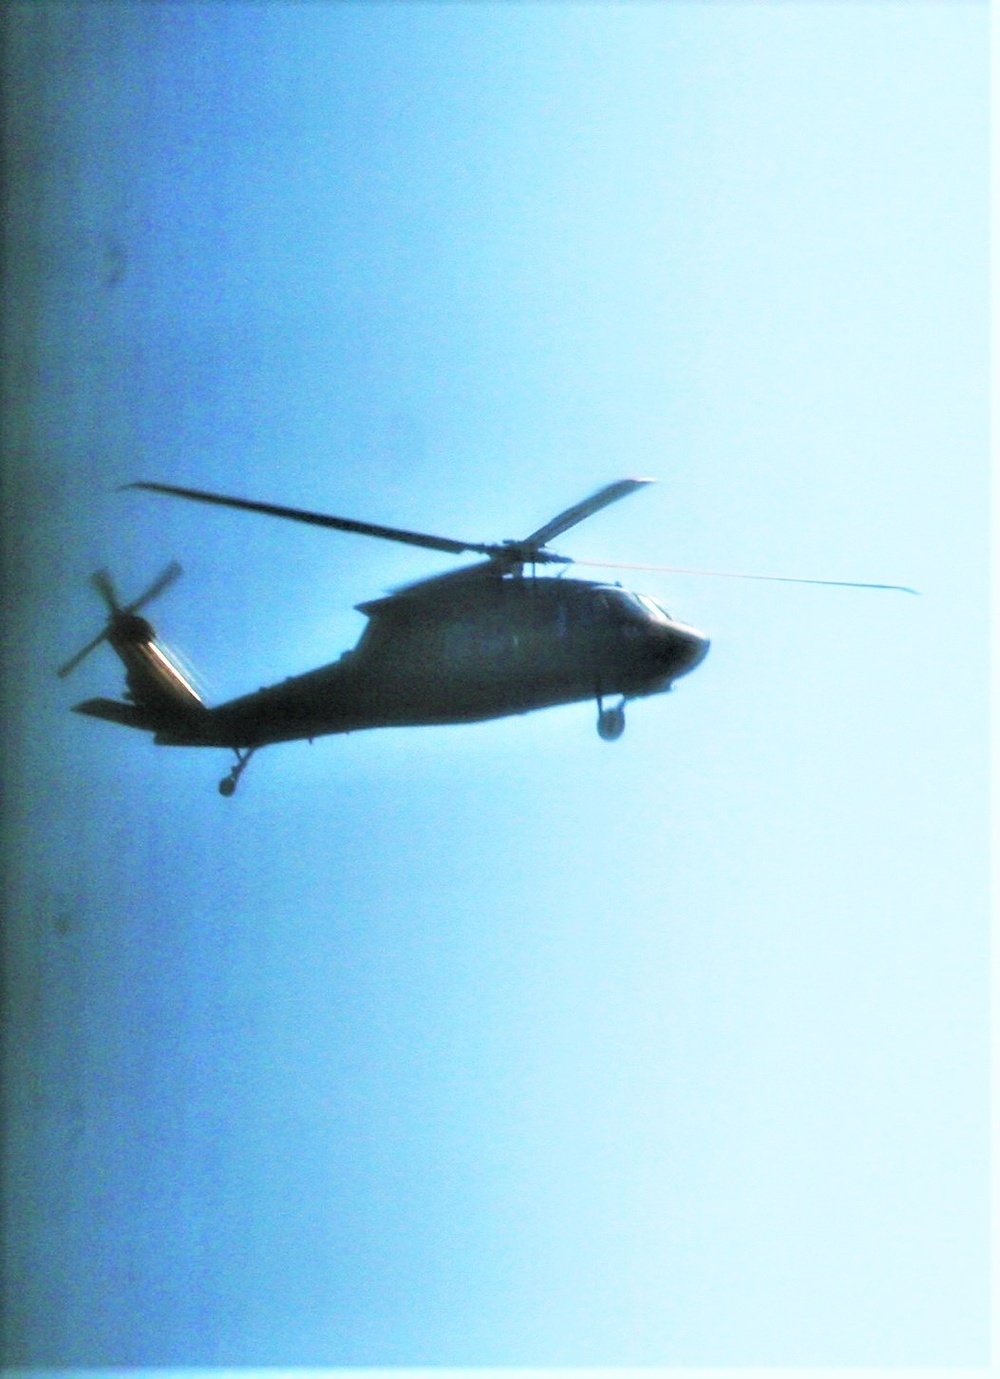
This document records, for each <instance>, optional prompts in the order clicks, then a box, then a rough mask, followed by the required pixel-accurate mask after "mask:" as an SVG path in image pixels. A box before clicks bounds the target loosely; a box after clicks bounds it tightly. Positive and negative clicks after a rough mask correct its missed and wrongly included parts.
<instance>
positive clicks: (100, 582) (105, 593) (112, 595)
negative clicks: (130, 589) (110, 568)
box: [90, 570, 121, 613]
mask: <svg viewBox="0 0 1000 1379" xmlns="http://www.w3.org/2000/svg"><path fill="white" fill-rule="evenodd" d="M90 583H91V587H92V588H94V589H96V590H97V592H98V593H99V594H100V596H101V598H102V599H103V600H104V602H105V604H106V605H107V609H108V612H109V613H117V612H118V609H119V608H120V607H121V605H120V604H119V602H118V595H117V593H116V592H115V586H114V583H113V582H112V579H111V576H110V575H109V574H108V572H107V570H97V571H95V573H94V574H92V575H91V576H90Z"/></svg>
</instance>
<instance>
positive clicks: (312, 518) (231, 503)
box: [123, 482, 496, 555]
mask: <svg viewBox="0 0 1000 1379" xmlns="http://www.w3.org/2000/svg"><path fill="white" fill-rule="evenodd" d="M123 488H141V489H145V490H146V491H147V492H148V493H169V494H172V495H173V496H174V497H175V498H192V499H194V500H195V501H196V502H199V503H216V504H218V505H219V506H220V507H226V508H241V509H243V510H244V511H245V512H261V513H264V514H265V515H266V516H268V517H285V518H288V519H289V520H290V521H292V522H306V523H308V524H309V525H311V526H314V527H332V528H333V529H334V530H335V531H349V532H356V533H357V534H358V535H359V536H380V537H382V538H383V539H384V540H386V541H401V542H403V543H404V544H405V545H407V546H423V547H424V548H425V549H426V550H429V551H446V552H447V553H448V554H449V555H462V554H464V552H466V551H478V552H479V553H480V554H481V555H489V554H490V553H491V552H492V551H494V550H495V549H496V548H495V547H494V546H488V545H483V544H481V543H478V542H474V541H452V540H451V539H450V538H449V537H447V536H428V535H427V534H426V533H425V532H416V531H404V530H402V529H401V528H399V527H381V526H378V525H377V524H376V523H374V522H355V521H352V520H351V519H350V518H348V517H331V516H329V515H328V514H327V513H323V512H307V511H305V510H303V509H302V508H286V507H280V506H278V504H276V503H256V502H252V501H251V500H250V499H249V498H229V497H227V496H226V495H224V494H221V493H205V492H204V491H203V490H202V489H198V488H177V487H176V486H175V485H174V484H154V483H146V482H138V483H134V484H124V485H123Z"/></svg>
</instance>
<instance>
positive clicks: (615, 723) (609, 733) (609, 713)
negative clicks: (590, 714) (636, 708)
mask: <svg viewBox="0 0 1000 1379" xmlns="http://www.w3.org/2000/svg"><path fill="white" fill-rule="evenodd" d="M624 731H625V701H624V699H623V700H622V702H621V703H620V704H616V705H615V707H614V708H613V709H606V708H604V707H603V706H602V705H600V704H598V712H597V735H598V737H600V738H601V739H602V740H603V741H604V742H615V741H617V739H618V738H620V737H621V735H622V733H623V732H624Z"/></svg>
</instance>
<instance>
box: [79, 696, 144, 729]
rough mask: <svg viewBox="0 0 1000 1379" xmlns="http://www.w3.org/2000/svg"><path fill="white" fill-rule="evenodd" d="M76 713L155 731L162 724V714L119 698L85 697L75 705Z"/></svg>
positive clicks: (128, 726) (129, 726)
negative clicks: (123, 701)
mask: <svg viewBox="0 0 1000 1379" xmlns="http://www.w3.org/2000/svg"><path fill="white" fill-rule="evenodd" d="M73 711H74V713H85V714H86V715H87V716H88V718H105V719H107V721H108V722H109V723H121V724H122V725H123V726H124V727H126V728H144V729H146V731H147V732H153V731H154V730H155V729H157V728H159V727H161V726H162V717H163V716H162V714H154V713H152V712H151V711H150V710H149V709H142V708H140V707H139V706H138V705H137V704H123V703H122V702H121V700H119V699H85V700H84V701H83V703H81V704H74V705H73Z"/></svg>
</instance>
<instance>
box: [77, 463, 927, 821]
mask: <svg viewBox="0 0 1000 1379" xmlns="http://www.w3.org/2000/svg"><path fill="white" fill-rule="evenodd" d="M650 482H652V481H651V480H648V479H619V480H618V481H617V482H615V483H612V484H608V485H607V486H606V487H604V488H602V489H599V490H598V491H597V492H596V493H594V494H591V496H590V497H588V498H584V499H583V500H582V501H581V502H579V503H576V504H574V505H573V506H572V507H569V508H566V509H565V511H563V512H561V513H559V514H558V516H556V517H554V518H552V519H551V521H549V522H546V523H545V524H544V525H543V526H541V527H539V528H538V529H537V531H534V532H532V533H531V535H530V536H527V537H524V538H523V539H522V540H511V541H503V542H500V543H487V542H472V541H457V540H453V539H451V538H449V537H441V536H431V535H428V534H427V533H424V532H412V531H405V530H402V529H400V528H396V527H384V526H378V525H376V524H375V523H371V522H357V521H353V520H351V519H349V518H345V517H333V516H329V515H327V514H324V513H316V512H307V511H303V510H302V509H298V508H289V507H280V506H277V505H276V504H272V503H259V502H253V501H250V500H249V499H244V498H232V497H228V496H226V495H223V494H218V493H206V492H204V491H202V490H200V489H191V488H178V487H176V486H175V485H172V484H159V483H145V482H141V483H135V484H130V485H127V487H130V488H137V489H145V490H147V491H148V492H153V493H164V494H170V495H173V496H175V497H180V498H186V499H192V500H195V501H197V502H201V503H213V504H217V505H219V506H223V507H230V508H239V509H242V510H245V511H248V512H256V513H263V514H265V515H268V516H272V517H282V518H286V519H289V520H292V521H296V522H305V523H309V524H311V525H314V526H321V527H327V528H331V529H333V530H335V531H344V532H354V533H357V534H360V535H364V536H377V537H382V538H384V539H386V540H390V541H399V542H403V543H405V544H407V545H412V546H421V547H423V548H425V549H428V550H435V551H442V552H445V553H447V554H449V555H463V554H470V553H471V554H475V555H479V556H480V557H482V559H481V560H479V561H478V562H477V563H475V564H473V565H468V566H464V567H463V568H461V569H459V570H456V571H452V572H449V573H447V574H441V575H435V576H432V577H431V578H429V579H422V580H419V581H417V582H416V583H414V584H410V585H407V586H406V587H404V588H402V589H398V590H396V591H395V592H393V593H391V594H389V595H387V596H386V597H384V598H378V599H373V600H371V601H370V602H367V603H362V604H359V605H358V609H359V611H360V612H362V613H364V614H365V615H366V616H367V618H368V625H367V627H366V628H365V631H364V633H363V634H362V636H361V639H360V640H359V642H358V644H357V646H355V647H354V649H353V650H351V651H345V652H344V653H343V655H342V656H341V657H340V659H339V660H337V661H334V662H332V663H331V664H329V665H325V666H321V667H320V668H319V669H317V670H312V671H309V672H307V673H306V674H304V675H295V676H291V677H290V678H289V679H287V680H283V681H282V682H281V683H280V684H276V685H271V686H269V687H267V688H265V689H261V690H258V691H256V692H255V693H253V694H247V695H243V696H241V697H240V698H238V699H231V700H229V701H228V702H227V703H224V704H219V705H218V706H216V707H215V708H210V707H209V706H208V705H207V704H205V703H204V701H203V700H202V698H201V697H200V695H199V694H198V693H197V691H196V690H195V688H194V686H193V685H192V684H191V682H190V680H189V679H188V677H187V676H186V675H185V674H184V672H183V670H182V669H181V668H180V666H179V665H178V664H177V662H176V660H174V659H173V658H172V657H171V655H170V654H169V652H168V651H167V650H166V648H165V647H163V646H162V645H161V644H160V643H159V642H158V641H157V639H156V634H155V632H154V630H153V628H152V626H151V625H150V623H149V622H148V621H147V620H146V619H145V618H144V617H142V616H140V609H142V608H143V607H145V606H146V605H147V604H148V603H150V602H151V601H152V600H153V599H154V598H156V597H157V596H158V595H159V594H161V593H162V592H163V591H164V590H165V589H166V588H167V587H168V586H169V585H170V584H172V583H173V582H174V580H175V579H176V578H177V576H178V575H179V574H180V566H179V565H177V564H176V563H173V564H171V565H169V566H168V567H167V568H166V569H165V570H164V571H163V573H162V574H161V575H160V576H159V577H158V578H157V579H156V580H155V581H154V582H153V583H152V584H151V585H150V587H149V588H148V589H147V590H146V591H145V592H144V593H143V594H142V595H141V596H140V597H139V598H137V599H135V600H133V602H131V603H129V604H125V605H123V604H122V603H121V602H120V601H119V599H118V596H117V594H116V592H115V589H114V586H113V584H112V582H111V578H110V576H109V575H108V574H107V572H106V571H99V572H98V573H97V574H95V575H94V576H93V577H92V581H91V582H92V584H93V585H94V587H95V589H96V590H97V592H98V593H99V594H100V596H101V598H102V599H103V600H104V603H105V605H106V607H107V610H108V618H107V623H106V624H105V626H104V628H103V629H102V631H101V632H100V633H99V634H98V635H97V636H96V637H95V638H94V639H93V640H92V641H91V642H89V643H88V644H87V645H86V646H85V647H84V648H83V649H82V650H81V651H79V652H78V653H77V654H76V655H75V656H74V657H72V659H71V660H69V661H67V662H66V664H65V665H64V666H62V667H61V668H60V670H59V675H60V676H65V675H68V674H69V672H70V671H71V670H73V669H74V667H75V666H77V665H78V664H79V663H80V661H82V660H83V658H84V657H85V656H87V655H89V653H90V652H91V651H93V650H94V648H95V647H97V646H98V645H100V643H101V642H104V641H106V642H108V643H109V645H110V646H111V648H112V650H113V651H115V653H116V654H117V655H118V656H119V658H120V659H121V661H122V663H123V665H124V667H125V679H126V685H127V690H126V694H125V697H124V699H123V700H114V699H88V700H85V701H84V702H83V703H80V704H76V705H75V706H74V707H75V709H76V711H77V712H78V713H83V714H88V715H90V716H92V717H94V718H103V719H107V720H108V721H110V722H112V723H120V724H123V725H124V726H125V727H129V728H139V729H141V730H143V731H145V732H150V733H152V734H153V735H154V740H155V741H156V742H158V743H161V744H164V745H166V746H173V747H225V748H230V749H231V750H232V751H234V752H235V754H236V764H235V765H234V766H233V767H232V769H231V770H230V771H229V773H228V774H227V775H226V776H224V777H223V779H222V780H221V781H220V783H219V790H220V791H221V793H222V794H223V795H232V794H233V792H234V791H235V789H236V785H237V782H238V781H239V778H240V776H241V775H242V773H243V771H244V770H245V769H246V766H247V763H248V762H249V760H250V758H251V756H252V755H253V753H254V752H255V751H257V750H258V748H260V747H263V746H266V745H268V744H270V743H274V742H288V741H292V740H295V739H299V738H308V739H312V738H314V737H320V736H322V735H324V734H327V733H347V732H357V731H359V730H360V729H363V728H387V727H403V726H407V727H414V726H423V725H429V724H440V723H471V722H476V721H481V720H484V719H490V718H502V717H505V716H506V715H509V714H522V713H528V712H530V711H532V710H534V709H543V708H549V707H551V706H553V705H556V704H571V703H576V702H579V701H584V700H588V699H589V700H594V701H596V704H597V731H598V733H599V734H600V736H601V737H602V738H604V739H605V740H607V741H612V740H614V739H616V738H618V737H620V736H621V735H622V733H623V731H624V729H625V704H626V702H627V701H628V700H630V699H637V698H641V697H643V696H645V695H650V694H658V693H662V692H663V691H666V690H669V689H670V688H671V687H672V685H673V684H674V682H675V681H676V680H678V679H680V677H681V676H683V675H687V674H689V672H691V671H692V670H694V669H695V667H696V666H698V665H700V664H701V662H702V661H703V660H704V659H705V656H706V654H707V653H708V648H709V641H708V638H707V637H706V636H705V635H704V633H702V632H699V631H698V630H697V628H694V627H691V626H690V625H688V624H687V623H684V622H680V621H679V620H678V619H676V618H674V617H672V616H671V615H670V614H669V613H668V612H667V611H666V609H665V608H663V606H662V605H661V604H660V603H659V602H657V601H656V600H655V599H652V598H649V597H647V596H646V595H644V594H637V593H633V592H632V591H631V590H628V589H623V588H622V587H620V586H619V585H611V584H603V583H595V582H592V581H589V580H582V579H574V578H567V577H566V575H565V569H566V567H567V566H568V565H570V564H574V563H577V564H595V563H596V562H574V561H572V560H571V559H570V558H569V557H567V556H562V555H557V554H556V553H555V552H554V551H552V550H550V549H549V545H548V543H549V542H550V541H552V540H553V539H554V538H555V537H557V536H561V535H562V534H563V533H564V532H566V531H568V530H569V529H570V528H571V527H574V526H576V525H577V523H579V522H582V521H583V520H584V519H585V518H587V517H590V516H592V515H593V514H594V513H596V512H599V511H600V510H601V509H602V508H604V507H606V506H607V505H608V504H609V503H614V502H617V501H618V500H619V499H621V498H624V497H625V496H626V495H627V494H630V493H633V492H634V491H635V490H636V489H638V488H641V487H642V486H644V485H645V484H647V483H650ZM553 565H558V566H560V567H562V568H561V569H560V572H559V574H557V575H555V576H551V575H549V576H545V575H539V573H538V570H539V567H542V566H553ZM617 568H635V569H656V570H667V571H669V570H674V571H675V572H676V571H677V569H678V567H676V566H675V567H671V566H633V567H617ZM683 573H698V574H714V575H731V576H732V577H734V578H750V579H778V580H782V581H787V582H792V583H805V584H845V583H846V584H849V585H850V586H851V587H856V588H876V589H878V588H881V589H894V588H900V587H901V586H898V585H862V584H856V583H854V582H853V581H840V580H799V579H789V577H786V576H770V575H748V576H744V575H739V574H736V573H735V572H731V571H718V570H715V571H710V570H704V571H683ZM906 592H909V593H913V592H915V591H914V590H907V591H906ZM609 699H612V700H615V701H616V702H614V703H610V704H609V703H606V701H607V700H609Z"/></svg>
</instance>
